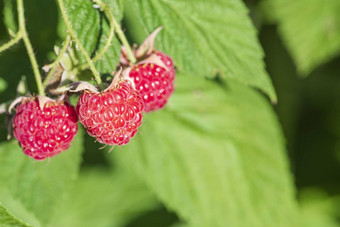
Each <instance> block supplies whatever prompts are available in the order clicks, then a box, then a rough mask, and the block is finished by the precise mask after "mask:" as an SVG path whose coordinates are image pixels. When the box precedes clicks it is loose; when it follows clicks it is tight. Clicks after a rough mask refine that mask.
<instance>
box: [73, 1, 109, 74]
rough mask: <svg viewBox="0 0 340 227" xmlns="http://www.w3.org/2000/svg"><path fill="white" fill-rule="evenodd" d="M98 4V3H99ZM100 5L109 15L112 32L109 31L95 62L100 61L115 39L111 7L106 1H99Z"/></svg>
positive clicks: (85, 65)
mask: <svg viewBox="0 0 340 227" xmlns="http://www.w3.org/2000/svg"><path fill="white" fill-rule="evenodd" d="M97 4H98V3H97ZM99 4H101V5H99ZM99 4H98V5H99V7H100V10H102V11H104V13H105V14H106V16H107V17H108V19H109V21H110V33H109V38H108V39H107V41H106V43H105V46H104V47H103V48H102V49H101V50H100V52H99V53H97V54H96V56H95V57H94V58H93V59H92V61H93V62H96V61H98V60H99V59H100V58H101V57H102V56H103V55H104V53H105V52H106V51H107V50H108V48H109V47H110V45H111V42H112V40H113V37H114V35H115V27H114V24H113V23H112V18H113V14H112V12H111V10H110V8H109V6H108V5H106V4H105V3H99ZM79 68H80V69H81V70H84V69H86V68H87V64H86V63H85V64H83V65H81V66H80V67H79Z"/></svg>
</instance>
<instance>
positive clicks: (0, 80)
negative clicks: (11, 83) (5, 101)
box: [0, 77, 7, 92]
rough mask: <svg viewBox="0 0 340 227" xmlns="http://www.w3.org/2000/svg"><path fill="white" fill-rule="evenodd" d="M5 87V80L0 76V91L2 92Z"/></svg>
mask: <svg viewBox="0 0 340 227" xmlns="http://www.w3.org/2000/svg"><path fill="white" fill-rule="evenodd" d="M6 88H7V82H6V80H4V79H3V78H1V77H0V92H3V91H4V90H6Z"/></svg>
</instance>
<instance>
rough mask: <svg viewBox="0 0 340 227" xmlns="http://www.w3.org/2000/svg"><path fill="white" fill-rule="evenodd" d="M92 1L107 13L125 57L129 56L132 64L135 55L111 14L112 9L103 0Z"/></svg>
mask: <svg viewBox="0 0 340 227" xmlns="http://www.w3.org/2000/svg"><path fill="white" fill-rule="evenodd" d="M93 2H95V3H96V4H97V5H98V6H99V7H100V9H101V10H103V11H104V12H105V14H107V17H108V19H109V21H110V25H113V27H114V29H115V30H116V32H117V35H118V37H119V39H120V41H121V42H122V44H123V46H124V47H125V49H126V52H127V55H128V56H127V57H128V58H129V60H130V62H131V63H132V64H134V63H136V58H135V55H134V54H133V52H132V49H131V47H130V44H129V42H128V41H127V39H126V36H125V34H124V32H123V30H122V28H121V27H120V25H119V23H118V22H117V20H116V18H115V17H114V16H113V14H112V10H111V9H110V7H109V6H108V5H106V4H105V3H104V2H102V1H101V0H93Z"/></svg>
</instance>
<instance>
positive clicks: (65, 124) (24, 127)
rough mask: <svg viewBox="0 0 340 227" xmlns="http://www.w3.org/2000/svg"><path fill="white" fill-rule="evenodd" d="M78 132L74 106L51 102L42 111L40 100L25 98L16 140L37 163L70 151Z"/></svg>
mask: <svg viewBox="0 0 340 227" xmlns="http://www.w3.org/2000/svg"><path fill="white" fill-rule="evenodd" d="M77 130H78V127H77V115H76V112H75V110H74V107H73V106H71V105H69V104H68V103H66V102H63V101H61V102H55V101H53V100H49V101H47V102H46V103H44V105H43V107H42V108H41V107H40V106H39V100H38V98H24V99H23V101H22V103H21V104H20V105H19V106H18V107H17V109H16V115H15V116H14V119H13V132H14V136H15V138H16V139H17V140H18V141H19V144H20V146H21V147H22V149H23V151H24V153H25V154H26V155H28V156H30V157H32V158H34V159H36V160H43V159H45V158H48V157H53V156H54V155H56V154H59V153H60V152H62V151H64V150H67V149H68V148H69V146H70V144H71V141H72V139H73V137H74V136H75V135H76V133H77Z"/></svg>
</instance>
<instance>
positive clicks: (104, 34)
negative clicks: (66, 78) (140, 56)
mask: <svg viewBox="0 0 340 227" xmlns="http://www.w3.org/2000/svg"><path fill="white" fill-rule="evenodd" d="M105 2H107V3H108V5H109V6H110V7H111V8H112V12H113V14H114V15H115V17H116V18H117V20H120V19H121V17H122V3H121V2H120V1H118V0H113V1H105ZM66 8H67V14H68V16H69V17H70V20H71V24H72V28H73V29H74V30H75V32H76V34H77V37H78V38H79V40H80V42H81V43H82V44H83V46H84V47H85V49H86V50H87V53H88V54H89V55H90V56H91V55H93V56H94V54H95V53H98V52H99V51H100V50H101V49H102V48H103V47H104V45H105V43H106V42H107V38H108V36H109V30H110V29H109V23H108V21H107V20H106V18H105V16H104V14H102V13H101V12H100V11H99V10H98V9H95V8H94V7H93V2H91V1H88V0H68V1H67V2H66ZM119 56H120V43H119V41H118V39H117V38H116V37H114V39H113V41H112V43H111V45H110V47H109V48H108V50H107V51H106V52H105V54H104V55H103V56H102V58H101V59H100V60H99V61H97V62H96V64H95V65H96V68H97V70H99V71H100V72H101V73H110V72H112V71H115V70H116V66H117V64H118V63H119ZM79 58H80V60H81V62H82V63H85V59H84V57H83V56H81V54H79Z"/></svg>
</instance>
